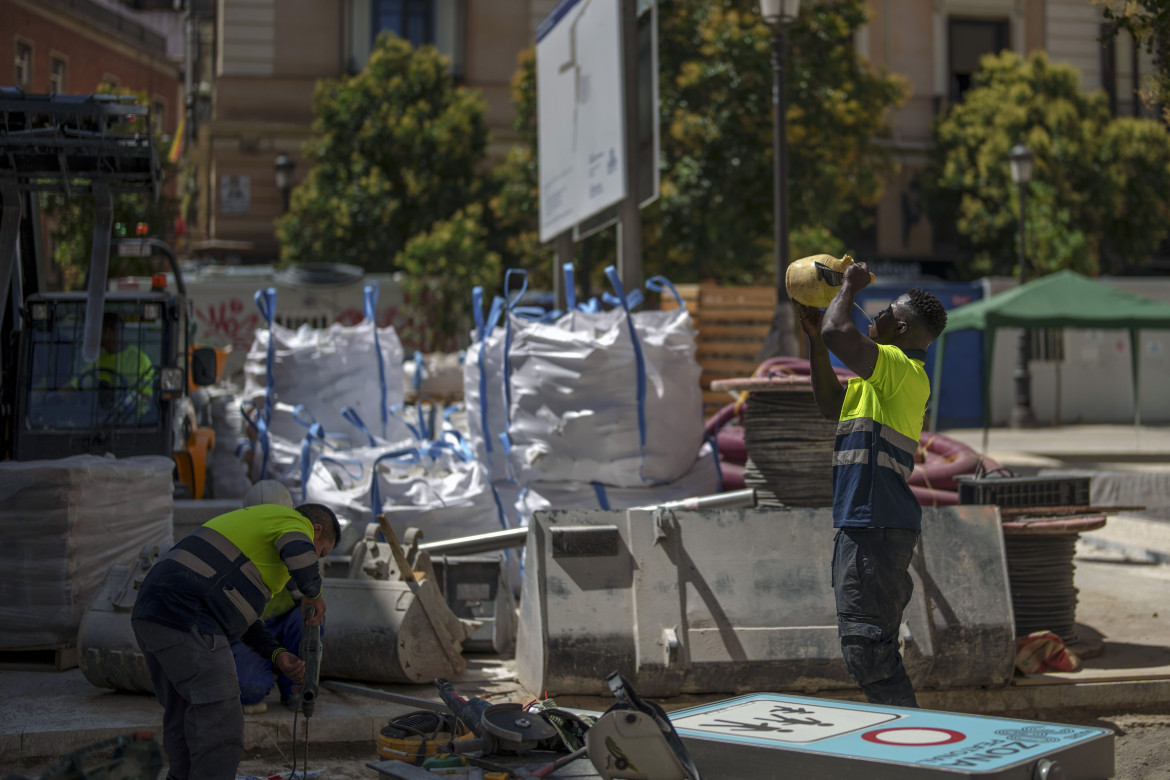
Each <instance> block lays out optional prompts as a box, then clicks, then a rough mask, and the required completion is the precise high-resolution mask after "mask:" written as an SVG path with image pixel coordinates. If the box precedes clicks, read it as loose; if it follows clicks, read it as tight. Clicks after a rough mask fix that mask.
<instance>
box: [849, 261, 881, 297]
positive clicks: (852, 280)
mask: <svg viewBox="0 0 1170 780" xmlns="http://www.w3.org/2000/svg"><path fill="white" fill-rule="evenodd" d="M872 281H874V278H873V274H871V273H870V272H869V265H868V264H866V263H862V262H856V263H850V264H849V265H848V266H846V267H845V278H844V282H843V284H842V285H841V286H842V287H844V286H846V285H848V286H849V289H851V290H853V292H857V291H858V290H864V289H865V288H866V287H868V286H869V283H870V282H872Z"/></svg>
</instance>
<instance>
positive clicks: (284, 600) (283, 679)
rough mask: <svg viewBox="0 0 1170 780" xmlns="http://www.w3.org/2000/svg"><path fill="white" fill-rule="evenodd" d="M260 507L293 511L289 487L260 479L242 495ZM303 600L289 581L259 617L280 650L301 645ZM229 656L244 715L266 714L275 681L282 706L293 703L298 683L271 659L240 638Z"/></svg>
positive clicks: (248, 503) (246, 500)
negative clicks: (275, 505)
mask: <svg viewBox="0 0 1170 780" xmlns="http://www.w3.org/2000/svg"><path fill="white" fill-rule="evenodd" d="M260 504H278V505H280V506H286V507H289V508H292V506H293V498H292V495H290V494H289V492H288V488H286V487H285V486H284V485H282V484H281V483H280V482H278V481H277V480H275V479H263V480H260V481H259V482H257V483H256V484H254V485H252V487H251V488H249V490H248V492H247V493H246V494H245V495H244V506H245V507H250V506H258V505H260ZM303 598H304V596H303V595H302V594H301V591H300V590H299V589H298V588H297V584H296V580H293V579H290V580H289V581H288V584H287V585H286V586H285V587H284V589H282V590H281V591H280V592H279V593H277V594H276V595H274V596H273V597H272V600H271V601H269V602H268V606H267V607H265V608H264V614H262V615H261V616H260V619H261V620H263V621H264V625H265V626H266V627H267V628H268V631H269V632H270V633H271V634H272V636H273V637H274V638H275V639H276V641H277V642H278V643H279V644H280V645H281V646H282V647H292V648H298V647H300V646H301V634H302V632H303V631H302V629H303V627H304V621H303V620H302V618H301V610H300V605H301V601H302V600H303ZM324 634H325V626H324V625H322V626H321V635H322V636H324ZM232 656H234V657H235V659H236V678H237V679H238V680H239V681H240V704H242V705H243V707H244V714H245V715H251V714H254V713H260V712H267V711H268V705H267V704H266V703H265V702H264V699H265V697H267V696H268V693H269V692H270V691H271V690H272V683H273V680H274V679H275V680H276V685H277V686H278V687H279V688H280V701H281V703H283V704H289V703H290V702H292V701H293V700H294V698H295V696H294V693H295V692H294V689H293V686H294V685H296V684H297V681H294V680H292V678H290V677H289V676H288V675H287V674H285V673H284V672H282V671H280V667H279V666H277V664H276V663H275V661H274V660H273V659H272V658H271V657H269V656H267V655H261V654H259V653H257V652H256V651H255V650H253V649H252V648H251V647H249V646H248V645H247V643H245V642H244V641H243V640H242V639H237V640H235V641H233V642H232ZM278 657H279V656H278Z"/></svg>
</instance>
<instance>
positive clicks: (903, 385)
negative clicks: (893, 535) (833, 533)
mask: <svg viewBox="0 0 1170 780" xmlns="http://www.w3.org/2000/svg"><path fill="white" fill-rule="evenodd" d="M925 360H926V352H924V351H922V350H916V349H908V350H902V349H899V348H898V347H893V346H890V345H888V344H879V345H878V359H877V364H876V365H875V366H874V369H873V374H872V375H871V376H870V377H869V379H860V378H857V377H854V378H853V379H850V380H849V386H848V388H847V389H846V391H845V401H844V403H843V404H842V406H841V419H840V421H839V422H838V423H837V438H836V443H835V446H834V449H833V527H835V528H841V527H852V528H858V527H860V528H867V527H869V528H910V529H914V530H919V529H920V528H921V527H922V507H921V506H920V505H919V504H918V499H916V498H915V497H914V493H913V492H912V491H911V490H910V486H909V484H908V483H907V482H906V480H907V479H908V478H909V477H910V473H911V472H912V471H913V470H914V453H915V451H916V450H917V448H918V439H919V438H920V437H921V436H922V420H923V416H924V415H925V412H926V403H927V401H928V400H929V398H930V381H929V380H928V379H927V377H926V371H925V370H924V369H923V367H922V364H923V363H924V362H925Z"/></svg>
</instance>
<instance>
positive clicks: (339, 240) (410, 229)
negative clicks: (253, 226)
mask: <svg viewBox="0 0 1170 780" xmlns="http://www.w3.org/2000/svg"><path fill="white" fill-rule="evenodd" d="M313 100H314V112H315V117H316V118H315V121H314V125H313V130H314V134H315V137H314V139H313V140H312V141H310V142H309V143H308V144H307V145H306V149H305V152H306V156H307V157H308V160H309V162H310V164H311V165H312V167H311V169H310V171H309V174H308V177H307V179H306V180H305V182H304V183H303V184H301V185H300V186H299V187H298V188H297V189H296V190H295V191H294V192H293V195H292V202H291V205H290V208H289V212H288V214H286V215H285V216H284V217H282V218H281V219H280V220H279V221H278V223H277V236H278V238H279V240H280V242H281V258H282V260H284V261H287V262H294V263H309V262H346V263H352V264H354V265H357V266H360V267H362V268H365V269H367V270H370V271H391V270H394V269H395V268H396V265H395V263H396V258H397V257H398V255H399V253H400V252H402V250H403V249H404V248H405V247H406V245H407V243H408V242H409V241H410V240H411V239H412V238H413V237H414V236H416V235H418V234H421V233H425V232H426V231H428V230H430V229H431V227H432V226H433V225H434V224H435V223H436V222H439V221H441V220H446V219H449V218H451V217H452V216H453V215H454V214H455V213H456V212H457V211H459V210H460V209H462V208H464V207H466V206H467V205H468V204H469V203H471V202H473V201H474V200H475V199H476V198H477V197H478V196H479V194H480V193H481V190H482V182H481V177H480V176H479V175H478V173H477V166H479V165H480V163H481V162H482V160H483V159H484V154H485V149H486V144H487V124H486V120H485V111H486V109H485V106H484V102H483V99H482V97H480V95H479V93H478V92H476V91H473V90H469V89H466V88H463V87H457V86H456V85H455V83H454V81H453V79H452V77H451V74H450V72H449V65H448V60H447V58H446V57H443V56H441V55H440V54H439V53H438V52H437V50H436V49H435V48H434V47H433V46H424V47H421V48H419V49H418V50H415V49H413V48H412V47H411V45H410V44H409V43H407V42H406V41H403V40H401V39H399V38H396V37H394V36H392V35H390V34H383V35H381V36H379V38H378V40H377V43H376V45H375V47H374V51H373V52H372V54H371V56H370V59H369V62H368V63H367V65H366V67H365V69H363V70H362V71H361V72H360V73H358V74H356V75H354V76H349V77H345V78H342V79H338V80H329V81H323V82H321V83H319V84H318V86H317V89H316V91H315V93H314V98H313Z"/></svg>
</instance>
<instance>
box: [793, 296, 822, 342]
mask: <svg viewBox="0 0 1170 780" xmlns="http://www.w3.org/2000/svg"><path fill="white" fill-rule="evenodd" d="M796 313H797V315H798V316H799V317H800V329H801V330H803V331H804V335H806V336H808V337H809V338H816V337H819V336H820V335H821V320H823V319H824V316H825V313H824V312H823V311H821V310H820V309H818V308H816V307H815V306H805V305H804V304H803V303H797V304H796Z"/></svg>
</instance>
